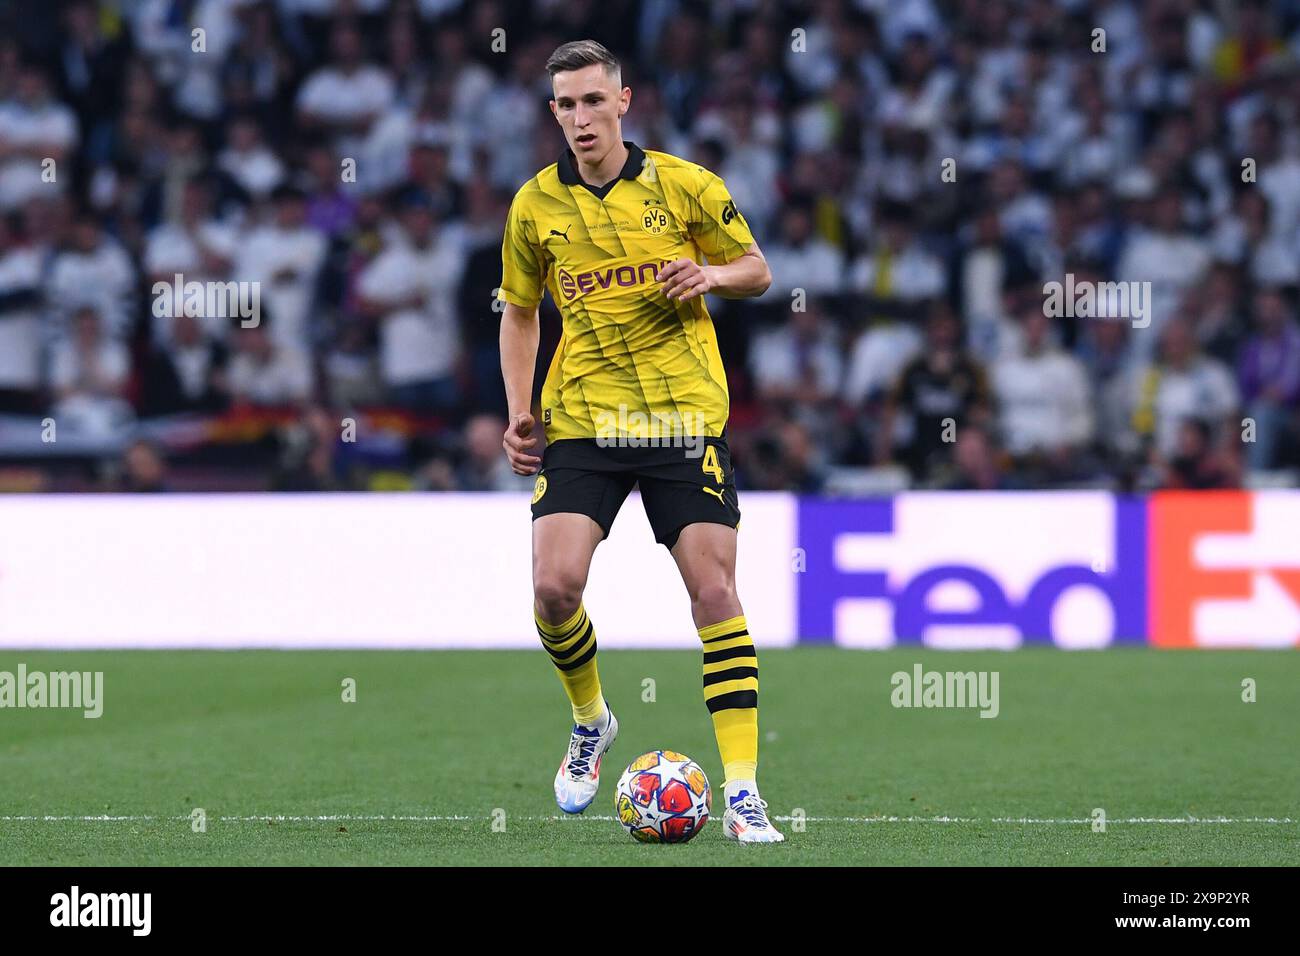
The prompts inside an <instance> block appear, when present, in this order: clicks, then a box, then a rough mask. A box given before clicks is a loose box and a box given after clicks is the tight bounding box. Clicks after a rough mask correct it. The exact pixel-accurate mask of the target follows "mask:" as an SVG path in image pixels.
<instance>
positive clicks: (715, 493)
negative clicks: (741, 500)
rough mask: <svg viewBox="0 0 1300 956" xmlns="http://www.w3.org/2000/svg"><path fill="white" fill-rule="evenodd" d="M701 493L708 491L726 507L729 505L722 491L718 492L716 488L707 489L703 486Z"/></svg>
mask: <svg viewBox="0 0 1300 956" xmlns="http://www.w3.org/2000/svg"><path fill="white" fill-rule="evenodd" d="M700 491H707V492H708V493H709V494H711V495H713V496H714V497H716V498H717V499H718V500H719V501H721V502H722V503H723V504H724V505H725V504H726V503H727V499H725V498H723V497H722V492H721V491H718V490H716V489H714V488H707V487H704V486H701V487H700Z"/></svg>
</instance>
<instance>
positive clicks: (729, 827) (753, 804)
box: [722, 788, 785, 843]
mask: <svg viewBox="0 0 1300 956" xmlns="http://www.w3.org/2000/svg"><path fill="white" fill-rule="evenodd" d="M722 832H723V833H725V834H726V835H727V839H729V840H739V841H740V842H741V843H781V842H783V841H784V840H785V834H784V833H782V832H781V831H780V830H778V829H777V828H776V827H774V826H772V821H771V820H769V819H768V818H767V801H766V800H763V799H761V798H760V797H759V795H758V790H757V788H755V789H754V790H752V791H751V790H748V789H744V790H740V791H739V792H737V793H735V794H732V795H731V796H730V797H728V798H727V810H726V812H725V813H723V815H722Z"/></svg>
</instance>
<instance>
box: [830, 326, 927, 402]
mask: <svg viewBox="0 0 1300 956" xmlns="http://www.w3.org/2000/svg"><path fill="white" fill-rule="evenodd" d="M920 351H921V335H920V333H918V332H917V331H916V329H914V328H913V327H912V326H910V325H907V324H904V323H902V322H888V323H885V324H882V325H878V326H876V327H875V328H871V329H868V330H867V331H866V332H864V333H863V334H862V335H861V336H860V337H859V338H858V340H857V342H856V343H854V346H853V352H852V354H851V355H850V356H849V371H848V375H847V376H846V377H845V380H844V400H845V401H846V402H848V403H849V404H850V405H858V404H860V403H861V402H862V401H863V400H864V399H865V398H867V396H868V395H871V394H874V393H878V392H881V391H884V390H885V389H888V388H891V387H893V384H894V382H895V381H896V380H897V379H898V376H899V374H900V373H901V372H902V371H903V368H904V367H905V366H906V365H907V363H908V362H910V361H912V359H914V358H916V356H917V355H918V354H919V353H920Z"/></svg>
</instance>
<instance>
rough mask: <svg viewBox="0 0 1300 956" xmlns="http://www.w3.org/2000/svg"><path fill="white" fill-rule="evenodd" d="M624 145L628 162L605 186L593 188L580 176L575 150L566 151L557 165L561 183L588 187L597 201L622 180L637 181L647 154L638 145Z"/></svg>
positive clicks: (625, 141)
mask: <svg viewBox="0 0 1300 956" xmlns="http://www.w3.org/2000/svg"><path fill="white" fill-rule="evenodd" d="M623 145H624V146H626V147H627V162H626V163H624V164H623V168H622V169H621V170H619V173H618V175H617V176H615V177H614V178H613V179H611V180H610V181H609V182H607V183H605V185H603V186H593V185H591V183H589V182H587V181H586V180H584V179H583V178H582V177H581V176H579V175H578V168H577V166H576V165H575V164H574V161H573V150H571V149H565V151H564V152H563V153H561V154H560V160H559V162H558V163H556V171H557V172H558V173H559V176H560V182H561V183H563V184H564V185H565V186H586V187H587V188H588V189H589V190H591V192H592V193H593V194H594V195H595V196H596V198H597V199H604V198H605V197H606V196H607V195H608V194H609V191H610V190H611V189H613V188H614V184H615V183H616V182H618V181H619V180H620V179H636V178H637V177H638V176H640V175H641V167H642V165H644V163H645V152H644V151H642V149H641V147H640V146H638V145H637V144H636V143H630V142H628V141H627V140H623Z"/></svg>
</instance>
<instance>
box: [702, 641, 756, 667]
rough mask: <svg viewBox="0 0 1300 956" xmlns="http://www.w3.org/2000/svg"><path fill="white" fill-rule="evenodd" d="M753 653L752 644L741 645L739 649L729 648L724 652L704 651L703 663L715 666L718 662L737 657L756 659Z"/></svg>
mask: <svg viewBox="0 0 1300 956" xmlns="http://www.w3.org/2000/svg"><path fill="white" fill-rule="evenodd" d="M757 656H758V655H757V654H755V653H754V645H753V644H741V645H740V646H739V647H729V648H727V649H726V650H725V651H705V652H704V663H706V664H716V663H718V662H719V661H729V660H733V659H734V658H737V657H757Z"/></svg>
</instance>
